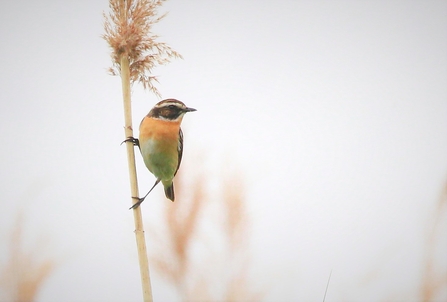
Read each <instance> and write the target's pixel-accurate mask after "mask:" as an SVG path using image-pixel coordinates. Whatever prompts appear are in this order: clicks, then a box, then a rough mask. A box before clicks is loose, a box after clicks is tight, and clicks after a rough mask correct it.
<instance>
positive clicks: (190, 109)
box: [184, 108, 197, 112]
mask: <svg viewBox="0 0 447 302" xmlns="http://www.w3.org/2000/svg"><path fill="white" fill-rule="evenodd" d="M184 111H185V112H193V111H197V109H194V108H185V109H184Z"/></svg>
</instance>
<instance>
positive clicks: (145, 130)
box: [139, 117, 181, 142]
mask: <svg viewBox="0 0 447 302" xmlns="http://www.w3.org/2000/svg"><path fill="white" fill-rule="evenodd" d="M180 122H181V120H179V121H175V122H172V121H163V120H156V119H153V118H149V117H145V118H144V119H143V121H142V122H141V125H140V135H139V139H140V140H147V139H149V138H151V139H155V140H167V141H171V140H172V141H175V142H178V135H179V131H180Z"/></svg>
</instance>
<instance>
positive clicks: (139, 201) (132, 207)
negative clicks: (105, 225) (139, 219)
mask: <svg viewBox="0 0 447 302" xmlns="http://www.w3.org/2000/svg"><path fill="white" fill-rule="evenodd" d="M132 198H133V199H138V201H137V202H136V203H134V204H133V205H132V206H131V207H130V208H129V210H132V209H136V208H138V207H139V206H140V204H141V203H142V202H143V201H144V198H140V197H134V196H132Z"/></svg>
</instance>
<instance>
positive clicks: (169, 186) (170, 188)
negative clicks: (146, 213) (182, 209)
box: [163, 181, 175, 201]
mask: <svg viewBox="0 0 447 302" xmlns="http://www.w3.org/2000/svg"><path fill="white" fill-rule="evenodd" d="M163 186H164V188H165V195H166V198H168V199H170V200H172V201H174V198H175V196H174V183H173V182H172V181H170V182H169V183H164V182H163Z"/></svg>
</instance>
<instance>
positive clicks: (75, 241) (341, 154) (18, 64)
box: [0, 0, 447, 302]
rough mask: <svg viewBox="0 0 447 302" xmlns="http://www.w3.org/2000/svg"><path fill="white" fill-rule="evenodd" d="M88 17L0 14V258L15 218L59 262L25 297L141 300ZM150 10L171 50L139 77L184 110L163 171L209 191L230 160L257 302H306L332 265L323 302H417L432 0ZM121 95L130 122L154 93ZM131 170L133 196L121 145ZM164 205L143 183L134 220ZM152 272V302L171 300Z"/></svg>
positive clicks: (172, 1)
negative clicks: (202, 182)
mask: <svg viewBox="0 0 447 302" xmlns="http://www.w3.org/2000/svg"><path fill="white" fill-rule="evenodd" d="M103 11H108V2H107V1H86V0H83V1H68V2H67V1H48V0H42V1H7V2H5V3H3V4H2V5H1V9H0V41H1V45H2V48H1V56H0V66H1V67H2V72H1V73H0V87H1V94H0V97H1V102H0V106H1V108H0V114H1V118H0V125H1V129H2V134H1V141H2V148H1V151H0V152H1V157H0V160H1V167H2V168H1V170H0V179H1V184H2V190H1V192H0V198H1V200H2V203H3V210H2V211H1V212H0V213H1V214H0V242H1V243H2V244H1V245H0V260H1V261H4V260H5V259H6V258H7V254H6V253H7V249H6V245H5V244H4V243H6V242H7V241H8V236H9V232H10V229H11V227H12V225H13V222H14V219H15V218H16V216H17V215H18V213H19V212H20V211H21V212H22V213H23V215H24V217H25V221H26V224H25V228H26V242H25V244H26V245H27V246H30V247H32V246H33V243H34V242H39V240H40V239H39V238H41V237H45V238H47V239H48V244H47V245H46V246H45V249H44V250H45V251H44V252H45V253H47V254H48V255H50V256H51V255H53V256H54V257H55V258H57V259H58V260H59V262H60V263H59V265H58V267H57V268H56V270H55V271H54V273H53V274H52V275H51V276H50V278H49V279H48V280H47V282H46V283H45V284H44V286H43V288H42V290H41V291H40V292H39V296H38V301H41V302H53V301H54V302H56V301H61V300H63V301H73V302H77V301H117V302H118V301H141V289H140V283H139V282H140V281H139V280H140V279H139V271H138V264H137V260H136V248H135V242H134V241H135V239H134V233H133V215H132V212H131V211H129V210H128V207H129V206H130V199H129V195H130V190H129V181H128V177H127V162H126V154H125V148H124V147H123V146H120V145H119V143H120V142H121V141H122V140H123V139H124V131H123V128H122V127H123V123H124V121H123V113H122V101H121V86H120V79H119V78H118V77H112V76H109V75H108V74H107V73H106V69H107V68H108V67H109V66H110V64H111V62H110V57H109V53H110V52H109V49H108V46H107V44H106V42H105V41H104V40H102V39H101V35H102V34H103V28H102V24H103V17H102V12H103ZM161 12H169V14H168V15H167V17H166V18H165V19H163V21H162V22H161V23H160V24H158V25H157V26H156V27H155V28H154V32H155V33H156V34H158V35H159V36H160V38H159V40H160V41H162V42H167V43H168V44H169V45H170V46H171V47H173V48H174V49H175V50H177V51H178V52H179V53H181V54H182V55H183V57H184V59H183V60H174V61H173V62H172V63H171V64H169V65H167V66H162V67H159V68H157V69H156V70H155V71H154V74H155V75H157V76H159V80H160V84H159V85H158V86H157V87H158V88H159V90H160V92H161V94H162V97H163V98H177V99H179V100H181V101H183V102H184V103H186V105H188V106H190V107H194V108H196V109H197V110H198V111H197V112H195V113H191V114H188V115H186V117H185V118H184V121H183V130H184V136H185V150H184V158H183V162H182V167H181V170H182V172H183V173H185V174H187V173H188V171H194V172H197V171H202V172H203V173H205V174H206V175H207V177H208V178H209V182H210V183H213V181H214V182H216V181H217V182H218V176H219V175H220V173H221V169H222V167H223V166H225V165H231V167H232V169H233V170H235V171H237V172H236V173H238V175H239V176H241V177H242V179H243V180H244V186H245V188H246V191H245V192H246V198H247V207H248V213H249V216H250V219H251V223H250V225H251V233H250V235H251V236H250V238H247V241H249V242H250V251H251V255H252V257H251V258H250V260H251V264H250V265H251V269H252V271H251V276H252V278H251V280H250V282H251V284H252V285H253V288H255V289H256V288H261V289H262V292H263V293H264V301H322V298H323V295H324V289H325V286H326V282H327V278H328V276H329V273H330V271H331V270H332V277H331V283H330V287H329V290H328V294H327V297H326V301H328V302H330V301H385V300H387V301H390V300H391V301H419V300H420V298H419V296H418V286H420V283H421V278H422V272H423V270H422V269H423V261H424V253H425V249H424V244H425V240H426V235H427V232H428V230H429V228H430V226H431V224H430V222H432V220H433V219H432V218H433V215H434V212H433V211H434V209H435V207H436V204H437V203H438V202H439V198H440V195H441V192H442V188H443V186H444V185H445V183H446V181H447V156H446V155H447V2H446V1H394V0H393V1H373V0H370V1H368V0H365V1H354V0H351V1H348V0H347V1H341V0H340V1H339V0H335V1H300V0H294V1H292V0H290V1H287V0H281V1H254V0H246V1H236V0H234V1H199V0H191V1H180V0H169V1H168V2H166V3H165V5H164V6H163V7H162V9H161ZM132 97H133V114H134V125H135V128H137V125H138V124H139V122H140V120H141V118H142V117H143V116H144V115H145V114H147V112H148V111H149V110H150V108H151V107H152V106H153V105H154V104H155V103H156V102H158V101H159V100H158V99H157V98H156V97H155V96H154V95H152V94H150V93H148V92H144V91H143V90H142V88H141V87H139V86H135V87H134V91H133V96H132ZM136 134H137V132H136ZM137 165H138V166H137V170H138V175H139V183H140V190H141V192H142V193H145V192H146V190H147V189H148V188H149V187H150V186H151V185H152V183H153V181H154V178H153V176H152V175H151V174H150V173H149V172H148V171H147V170H146V168H145V167H144V164H143V162H142V160H141V158H140V157H139V154H138V153H137ZM187 170H188V171H187ZM235 179H236V177H235ZM213 188H214V187H213V186H212V185H211V188H210V190H211V192H213ZM215 190H217V189H215ZM166 202H168V201H167V200H166V199H165V198H164V197H163V195H162V189H161V187H159V188H157V189H155V190H154V192H153V193H151V195H150V196H149V197H148V199H147V200H146V201H145V202H144V203H143V207H142V209H143V216H144V218H145V221H147V222H149V221H151V224H152V225H155V227H156V221H157V215H159V213H160V212H159V210H160V204H163V203H166ZM176 202H181V199H179V200H178V201H176ZM210 202H212V201H211V200H210ZM157 213H158V214H157ZM217 215H218V214H217ZM444 217H445V216H444ZM154 221H155V222H154ZM213 227H214V226H213V224H212V220H210V221H207V225H205V228H210V229H212V228H213ZM442 227H443V229H442V231H443V233H442V234H443V236H441V237H440V238H443V239H442V240H441V239H440V240H439V241H437V243H436V246H437V251H438V254H440V255H442V253H443V254H444V255H445V254H446V253H447V240H446V238H447V236H445V235H446V233H447V230H446V227H445V224H444V225H443V226H442ZM148 246H149V248H151V243H150V242H149V243H148ZM436 267H437V268H438V269H440V271H441V272H443V273H444V274H445V272H446V271H447V260H446V259H445V258H442V257H438V258H437V259H436ZM151 274H152V275H153V276H152V279H153V284H152V286H153V291H154V299H155V301H180V300H179V297H178V296H177V295H176V293H175V292H173V289H172V288H171V287H169V285H168V284H167V283H166V282H165V281H164V280H163V279H162V278H161V277H160V276H159V275H157V274H156V272H155V271H151ZM371 276H372V277H371ZM0 294H1V293H0ZM0 298H2V296H1V295H0ZM438 298H439V299H440V300H446V299H447V286H445V285H444V289H443V291H442V292H441V293H440V294H439V297H438ZM176 299H177V300H176Z"/></svg>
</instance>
